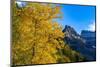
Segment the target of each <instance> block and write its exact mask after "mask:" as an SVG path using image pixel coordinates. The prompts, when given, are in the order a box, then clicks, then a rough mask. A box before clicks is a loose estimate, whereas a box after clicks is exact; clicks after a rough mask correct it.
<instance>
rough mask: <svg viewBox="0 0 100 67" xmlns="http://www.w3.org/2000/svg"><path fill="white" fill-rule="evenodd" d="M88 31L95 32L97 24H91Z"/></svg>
mask: <svg viewBox="0 0 100 67" xmlns="http://www.w3.org/2000/svg"><path fill="white" fill-rule="evenodd" d="M88 30H90V31H95V22H93V23H91V24H90V25H89V26H88Z"/></svg>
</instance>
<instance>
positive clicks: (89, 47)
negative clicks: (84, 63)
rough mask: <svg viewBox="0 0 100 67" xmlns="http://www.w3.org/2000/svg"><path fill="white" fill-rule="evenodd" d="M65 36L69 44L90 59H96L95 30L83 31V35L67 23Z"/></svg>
mask: <svg viewBox="0 0 100 67" xmlns="http://www.w3.org/2000/svg"><path fill="white" fill-rule="evenodd" d="M63 32H64V34H65V37H64V41H65V43H67V44H69V46H70V47H71V48H72V49H73V50H76V51H78V52H80V54H82V55H83V56H85V57H86V59H87V60H88V61H91V60H95V59H96V55H95V51H96V50H95V45H96V44H95V42H96V41H95V39H96V38H95V32H94V33H93V32H91V31H87V32H86V31H82V33H81V35H79V34H78V33H77V32H76V31H75V30H74V28H72V27H71V26H68V25H66V26H65V28H64V30H63Z"/></svg>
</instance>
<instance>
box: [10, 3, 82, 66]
mask: <svg viewBox="0 0 100 67" xmlns="http://www.w3.org/2000/svg"><path fill="white" fill-rule="evenodd" d="M60 8H61V7H60V6H56V5H55V6H52V5H51V4H43V3H30V2H29V3H28V4H27V5H26V6H25V7H21V8H19V7H18V6H17V4H16V3H15V2H13V3H12V62H13V64H14V65H26V64H47V63H60V62H74V61H81V60H83V57H81V56H80V54H79V53H77V52H75V51H73V50H72V49H71V48H70V47H69V46H68V45H66V44H65V43H64V41H63V38H64V33H63V32H62V27H61V26H60V25H59V24H58V23H57V22H54V21H53V19H56V18H60V17H61V12H60Z"/></svg>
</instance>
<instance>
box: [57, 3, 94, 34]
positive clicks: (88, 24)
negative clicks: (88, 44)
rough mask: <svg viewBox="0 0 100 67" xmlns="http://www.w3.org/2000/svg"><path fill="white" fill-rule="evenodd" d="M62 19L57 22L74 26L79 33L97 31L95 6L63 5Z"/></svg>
mask: <svg viewBox="0 0 100 67" xmlns="http://www.w3.org/2000/svg"><path fill="white" fill-rule="evenodd" d="M61 12H62V14H63V18H62V19H57V21H58V22H59V23H60V24H62V26H63V27H64V26H65V25H70V26H72V27H73V28H74V29H75V30H76V31H77V32H78V33H81V30H91V31H94V30H95V6H81V5H61Z"/></svg>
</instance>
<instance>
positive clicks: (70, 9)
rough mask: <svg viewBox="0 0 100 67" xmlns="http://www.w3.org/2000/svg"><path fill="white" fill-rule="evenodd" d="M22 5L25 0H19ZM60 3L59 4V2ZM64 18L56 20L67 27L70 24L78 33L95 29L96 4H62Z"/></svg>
mask: <svg viewBox="0 0 100 67" xmlns="http://www.w3.org/2000/svg"><path fill="white" fill-rule="evenodd" d="M17 3H18V4H19V6H20V7H23V6H25V5H26V3H25V2H17ZM57 5H59V4H57ZM60 6H61V12H62V19H56V21H57V22H58V23H59V24H61V25H62V26H63V28H64V27H65V25H69V26H71V27H73V28H74V29H75V30H76V31H77V32H78V33H81V30H91V31H95V11H96V10H95V8H96V7H95V6H82V5H71V4H70V5H69V4H66V5H65V4H61V5H60Z"/></svg>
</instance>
